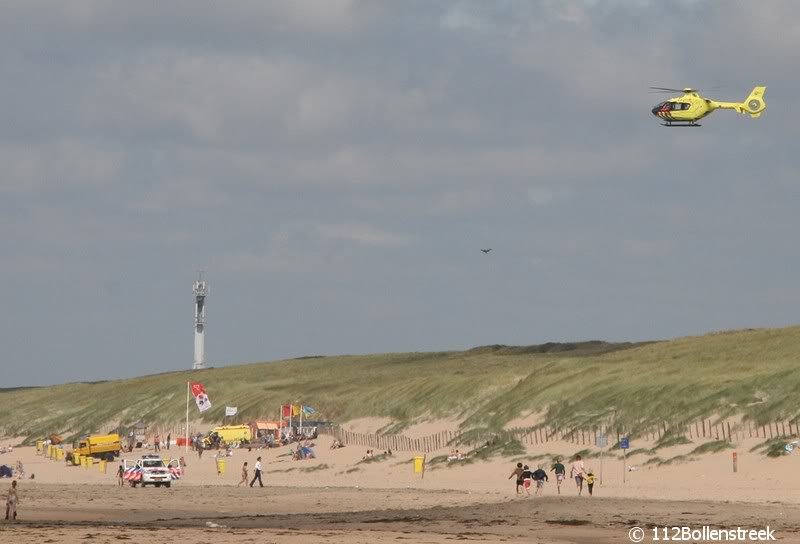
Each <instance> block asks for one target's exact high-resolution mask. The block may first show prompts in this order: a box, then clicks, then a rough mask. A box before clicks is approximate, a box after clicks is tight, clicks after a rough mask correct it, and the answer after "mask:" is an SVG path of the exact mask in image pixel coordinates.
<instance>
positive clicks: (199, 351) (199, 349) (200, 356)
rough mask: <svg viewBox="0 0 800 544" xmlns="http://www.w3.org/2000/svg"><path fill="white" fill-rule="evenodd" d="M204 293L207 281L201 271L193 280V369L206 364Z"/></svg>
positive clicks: (206, 293) (206, 291) (206, 289)
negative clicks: (194, 280) (195, 279)
mask: <svg viewBox="0 0 800 544" xmlns="http://www.w3.org/2000/svg"><path fill="white" fill-rule="evenodd" d="M206 295H208V282H207V281H205V280H204V279H203V273H202V272H200V273H199V274H198V275H197V281H196V282H194V301H195V302H194V365H193V366H192V369H193V370H198V369H201V368H205V367H206V366H205V364H206V344H205V340H206V330H205V329H206Z"/></svg>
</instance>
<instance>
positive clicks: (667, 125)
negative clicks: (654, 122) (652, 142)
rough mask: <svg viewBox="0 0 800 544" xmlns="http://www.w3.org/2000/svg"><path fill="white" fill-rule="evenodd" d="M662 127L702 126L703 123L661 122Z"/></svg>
mask: <svg viewBox="0 0 800 544" xmlns="http://www.w3.org/2000/svg"><path fill="white" fill-rule="evenodd" d="M661 126H662V127H702V126H703V125H698V124H697V123H669V124H668V123H661Z"/></svg>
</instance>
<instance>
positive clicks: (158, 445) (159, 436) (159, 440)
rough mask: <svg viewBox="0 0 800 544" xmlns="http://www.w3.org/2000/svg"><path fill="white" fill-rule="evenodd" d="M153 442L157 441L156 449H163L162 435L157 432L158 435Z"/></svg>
mask: <svg viewBox="0 0 800 544" xmlns="http://www.w3.org/2000/svg"><path fill="white" fill-rule="evenodd" d="M153 442H155V444H156V451H161V435H159V434H158V433H156V436H155V438H154V439H153Z"/></svg>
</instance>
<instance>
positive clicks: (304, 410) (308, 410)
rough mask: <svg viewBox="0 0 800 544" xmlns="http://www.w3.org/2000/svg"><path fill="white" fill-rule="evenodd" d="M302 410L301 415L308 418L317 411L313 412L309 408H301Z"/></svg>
mask: <svg viewBox="0 0 800 544" xmlns="http://www.w3.org/2000/svg"><path fill="white" fill-rule="evenodd" d="M302 410H303V415H304V416H310V415H311V414H316V413H317V411H316V410H314V409H313V408H312V407H311V406H303V407H302Z"/></svg>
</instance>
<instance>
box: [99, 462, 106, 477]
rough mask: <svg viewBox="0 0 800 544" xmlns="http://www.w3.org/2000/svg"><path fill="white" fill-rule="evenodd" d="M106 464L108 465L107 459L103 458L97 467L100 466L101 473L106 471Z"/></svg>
mask: <svg viewBox="0 0 800 544" xmlns="http://www.w3.org/2000/svg"><path fill="white" fill-rule="evenodd" d="M106 465H108V461H106V460H105V459H103V460H102V461H100V465H99V468H100V472H102V473H103V474H105V473H106Z"/></svg>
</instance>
